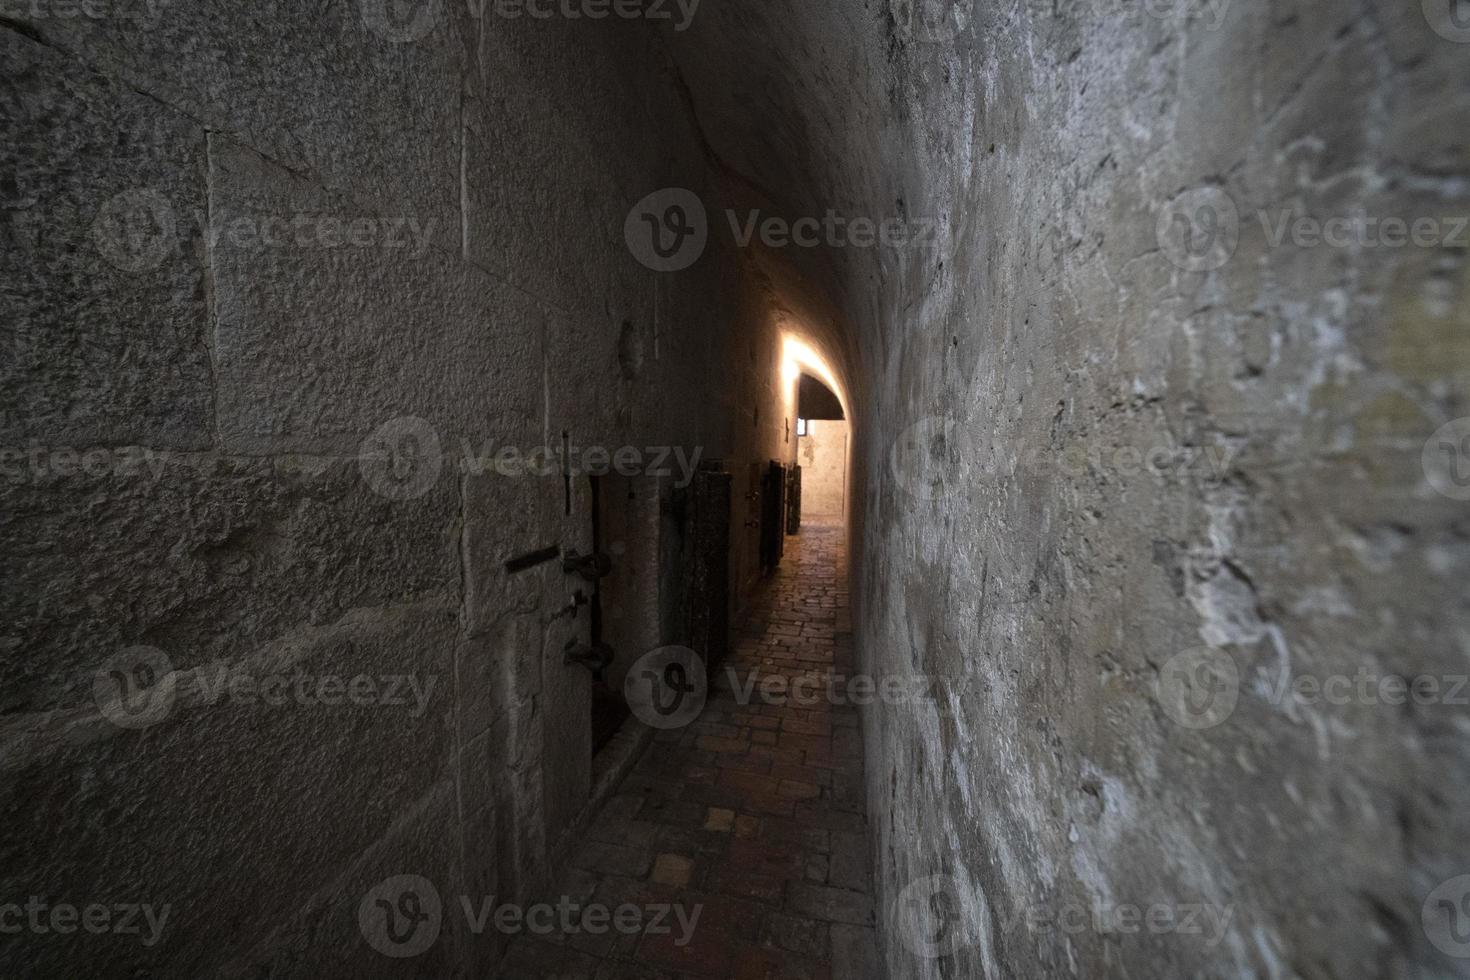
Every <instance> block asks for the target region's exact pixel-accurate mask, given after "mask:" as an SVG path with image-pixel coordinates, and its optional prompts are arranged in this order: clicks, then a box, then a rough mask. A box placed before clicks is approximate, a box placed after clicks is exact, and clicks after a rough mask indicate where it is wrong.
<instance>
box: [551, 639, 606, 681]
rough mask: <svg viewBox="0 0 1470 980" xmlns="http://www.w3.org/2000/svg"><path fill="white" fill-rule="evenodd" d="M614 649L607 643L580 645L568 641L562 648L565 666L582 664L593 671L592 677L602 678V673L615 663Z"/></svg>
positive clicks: (573, 641) (574, 641)
mask: <svg viewBox="0 0 1470 980" xmlns="http://www.w3.org/2000/svg"><path fill="white" fill-rule="evenodd" d="M613 656H614V654H613V648H612V647H610V646H608V645H607V644H606V643H590V644H589V643H579V642H577V641H576V640H568V641H567V645H566V646H564V647H562V661H561V662H562V663H563V664H581V665H582V666H583V667H586V668H587V669H588V670H590V671H592V676H593V677H597V678H601V677H602V672H603V671H604V670H606V669H607V668H608V666H609V665H611V664H612V662H613Z"/></svg>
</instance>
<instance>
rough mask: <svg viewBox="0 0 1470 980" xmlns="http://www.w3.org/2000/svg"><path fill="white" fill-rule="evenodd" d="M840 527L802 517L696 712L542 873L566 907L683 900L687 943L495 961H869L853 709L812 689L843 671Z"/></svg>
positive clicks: (524, 969) (668, 965) (615, 967)
mask: <svg viewBox="0 0 1470 980" xmlns="http://www.w3.org/2000/svg"><path fill="white" fill-rule="evenodd" d="M844 535H845V531H844V529H843V528H841V527H840V526H838V525H836V524H816V525H807V526H804V527H803V528H802V530H801V533H800V534H799V535H797V536H794V537H790V538H788V539H787V541H786V555H785V557H784V559H783V560H782V562H781V566H780V568H779V569H778V571H777V572H776V574H775V575H774V576H772V578H771V579H770V581H769V582H767V583H766V584H765V586H764V587H763V588H762V589H761V591H760V592H759V593H758V594H757V595H756V596H755V597H754V599H753V601H752V606H751V608H750V610H749V611H748V613H747V616H746V617H745V620H744V622H743V623H742V625H741V626H740V627H739V628H738V629H737V630H736V631H735V639H734V648H733V651H732V654H731V656H730V659H729V661H728V662H727V663H726V664H724V665H721V666H719V667H717V668H716V670H715V672H714V673H713V674H712V675H711V677H710V686H711V689H712V693H711V696H710V698H709V700H708V703H707V704H706V706H705V709H704V711H703V712H702V713H701V714H700V715H699V717H698V718H697V720H695V721H694V722H693V723H692V724H690V725H688V726H686V727H684V728H679V729H672V730H668V731H664V732H660V733H659V734H658V735H657V736H656V737H655V741H654V743H653V745H652V746H651V747H650V749H649V750H648V752H646V753H645V754H644V756H643V758H642V760H641V761H640V762H639V764H638V766H637V768H636V769H635V770H634V772H633V773H632V774H631V775H630V776H629V777H628V778H627V779H625V780H624V782H623V784H622V785H621V786H620V787H619V789H618V791H617V793H616V794H615V795H614V796H612V797H611V798H610V799H609V800H608V802H607V803H606V805H605V806H604V808H603V810H602V812H601V813H600V814H599V815H598V816H597V817H596V818H595V819H594V820H593V821H592V826H591V830H590V833H589V838H590V839H589V840H588V841H587V843H586V844H584V845H583V846H582V848H581V850H580V852H579V853H578V854H577V855H576V856H575V858H574V859H573V861H572V864H573V870H572V871H571V872H570V873H569V874H568V875H567V877H566V878H565V880H563V882H562V883H561V886H560V888H558V889H556V895H557V899H558V900H561V899H565V900H566V901H568V902H570V903H571V904H574V905H578V906H580V905H585V904H589V903H590V904H596V905H598V906H602V907H614V906H619V905H623V904H625V903H632V904H637V905H640V906H644V907H647V906H651V905H656V904H658V903H674V904H676V905H683V906H684V907H685V908H686V909H689V910H691V913H692V910H693V909H695V908H698V909H699V913H698V918H697V920H694V921H695V924H694V928H693V929H692V930H690V932H689V935H688V937H687V942H681V941H680V940H681V939H683V938H684V936H683V934H682V933H681V932H680V931H679V930H678V929H674V930H672V931H670V932H668V933H667V934H661V935H647V934H645V935H619V934H617V933H616V932H615V931H613V930H607V931H606V932H605V933H603V934H594V933H591V932H587V931H581V930H566V931H564V932H558V933H553V934H551V935H549V936H547V937H545V938H535V937H523V938H520V939H517V940H516V942H515V944H514V945H512V947H511V949H510V952H509V954H508V955H507V958H506V959H505V961H504V963H503V965H502V968H501V971H500V975H501V976H502V977H506V978H516V977H559V978H569V980H570V978H588V980H593V978H595V980H624V978H627V980H631V978H635V977H636V978H663V977H684V976H688V977H739V978H742V980H745V978H752V980H755V978H767V977H770V978H776V977H781V978H840V980H859V978H866V977H876V976H879V975H880V974H879V971H878V966H877V947H876V943H875V937H874V929H873V927H874V919H873V916H874V911H873V900H872V879H871V874H870V869H869V861H868V852H867V840H868V836H867V821H866V818H865V816H864V806H863V747H862V740H861V738H860V736H859V731H858V709H857V707H856V706H855V705H853V704H850V703H831V702H833V701H836V700H839V699H840V700H846V699H845V698H842V696H841V694H840V693H839V696H838V697H837V698H834V697H830V696H829V694H828V692H829V691H833V690H836V691H839V692H841V691H842V690H843V689H844V685H843V684H842V683H841V682H842V681H844V680H845V679H846V678H850V677H851V676H852V675H853V674H854V673H855V666H854V663H853V651H852V636H851V629H852V625H851V621H850V618H849V615H850V614H849V610H848V587H847V559H846V543H845V540H844ZM776 677H779V678H782V679H783V681H784V683H783V682H782V681H775V680H773V678H776ZM829 678H830V679H831V680H832V682H831V683H829ZM803 679H804V680H805V682H806V683H805V684H799V683H798V681H799V680H803ZM783 688H784V691H785V693H782V690H783ZM763 691H764V692H766V693H763ZM686 914H689V913H686Z"/></svg>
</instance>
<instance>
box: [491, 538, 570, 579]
mask: <svg viewBox="0 0 1470 980" xmlns="http://www.w3.org/2000/svg"><path fill="white" fill-rule="evenodd" d="M560 557H561V548H560V546H558V545H552V546H551V547H549V548H541V549H540V550H538V551H531V552H527V553H526V554H524V555H517V556H516V557H515V558H512V559H510V560H509V561H507V562H506V563H505V570H506V571H507V572H509V573H510V574H512V575H514V574H515V573H516V572H524V571H526V570H527V569H531V568H535V567H536V566H537V565H544V564H546V563H547V562H549V561H554V560H555V559H557V558H560Z"/></svg>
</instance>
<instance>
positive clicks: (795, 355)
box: [781, 333, 851, 418]
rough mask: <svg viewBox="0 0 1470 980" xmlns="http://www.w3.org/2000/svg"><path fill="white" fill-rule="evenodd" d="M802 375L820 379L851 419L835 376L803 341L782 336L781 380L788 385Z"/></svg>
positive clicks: (820, 357) (845, 397)
mask: <svg viewBox="0 0 1470 980" xmlns="http://www.w3.org/2000/svg"><path fill="white" fill-rule="evenodd" d="M802 374H810V375H812V376H813V377H815V378H819V379H821V381H822V383H823V384H824V385H826V386H827V387H828V388H831V389H832V393H833V394H834V395H836V396H837V400H838V401H839V402H841V403H842V414H843V415H846V416H848V417H849V418H851V413H850V412H849V411H848V409H847V394H846V393H845V392H844V391H843V390H842V385H841V384H839V383H838V381H837V375H836V374H834V373H833V372H832V369H831V368H830V367H828V366H827V362H826V361H824V360H822V355H820V354H818V353H817V352H816V351H815V350H813V349H812V348H811V345H809V344H808V343H807V342H806V341H804V340H799V339H797V338H796V337H794V336H792V335H791V334H789V333H788V334H784V335H783V336H782V338H781V378H782V380H784V381H785V382H786V383H787V384H788V385H792V384H795V383H796V379H797V378H799V377H801V376H802Z"/></svg>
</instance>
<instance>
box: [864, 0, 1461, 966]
mask: <svg viewBox="0 0 1470 980" xmlns="http://www.w3.org/2000/svg"><path fill="white" fill-rule="evenodd" d="M913 6H914V8H915V10H932V9H935V8H940V7H941V5H937V4H935V5H930V4H914V5H913ZM1441 6H1443V5H1441ZM908 7H909V5H907V4H902V5H897V4H896V5H894V8H893V9H894V11H895V14H894V24H893V34H892V37H891V50H892V51H893V60H894V65H895V69H894V71H895V87H896V91H897V92H898V93H899V94H898V99H899V102H900V114H901V116H902V119H901V121H900V122H899V123H898V124H897V125H898V126H899V127H900V131H901V132H902V134H903V138H902V139H901V141H900V142H901V144H902V145H903V146H904V147H905V151H904V153H903V155H902V158H901V159H900V160H899V161H896V162H895V164H894V172H896V173H899V174H902V178H901V181H900V183H901V186H899V187H897V188H894V189H893V192H894V193H896V194H897V195H899V196H901V197H902V198H903V199H904V200H905V201H906V202H907V204H908V206H909V207H910V208H911V209H912V212H913V213H915V214H922V215H932V216H938V217H939V218H940V219H941V220H942V222H943V229H944V239H943V247H942V248H941V249H939V250H935V251H929V252H924V253H914V254H911V255H909V256H908V257H907V258H905V259H900V260H899V263H898V264H897V265H896V266H895V267H893V268H891V269H889V270H887V271H888V279H887V282H888V283H889V284H890V286H889V288H887V289H886V290H884V291H883V292H882V293H881V295H882V312H881V315H880V316H878V317H876V318H874V320H873V321H871V322H869V323H859V324H858V326H859V327H860V329H862V330H863V331H865V332H863V333H862V334H861V336H862V346H863V347H864V349H865V352H867V353H868V354H869V355H871V356H873V357H874V358H875V361H874V363H873V364H872V365H871V369H870V371H869V373H868V375H867V376H868V377H869V378H871V379H878V380H876V381H875V383H874V384H873V385H872V387H871V393H872V395H873V398H872V399H870V400H869V402H868V403H867V404H868V406H869V408H870V411H869V412H867V413H864V415H863V417H862V418H861V419H860V420H859V423H860V424H859V425H858V430H857V431H858V438H859V440H860V446H859V456H860V458H861V460H862V465H863V467H864V477H863V479H862V481H861V483H860V486H859V493H858V496H857V497H856V499H857V500H858V501H859V502H860V503H859V506H860V507H861V508H862V509H863V511H864V514H863V515H862V519H861V526H862V527H863V529H864V530H863V538H862V542H861V566H860V567H861V575H862V586H861V589H860V595H859V596H858V598H857V600H856V602H857V610H858V614H859V615H858V619H857V622H858V630H859V649H860V654H861V657H862V660H863V662H864V664H865V665H866V666H867V667H868V668H869V669H871V670H874V671H876V672H878V673H879V674H881V675H884V676H897V677H901V678H924V679H925V681H926V682H927V683H928V685H929V686H930V688H931V689H932V691H933V693H934V698H933V700H932V701H921V702H919V703H915V704H909V705H890V706H884V707H883V708H881V709H879V710H874V711H870V712H869V713H868V715H867V721H868V729H867V732H868V749H869V753H868V759H869V793H870V812H871V815H872V817H873V819H874V820H875V822H876V831H877V838H878V839H877V842H876V848H877V857H878V862H879V865H878V866H879V867H880V868H881V869H882V874H881V879H882V885H881V890H882V895H881V902H882V904H883V905H884V906H885V908H886V909H888V910H889V912H890V914H893V915H894V918H893V919H891V920H890V922H889V924H888V927H887V929H886V931H885V944H886V955H887V960H888V963H889V967H890V971H891V973H892V975H893V976H904V977H939V976H946V977H954V976H981V975H984V976H991V977H995V976H1005V977H1017V978H1020V977H1038V978H1040V977H1057V976H1069V975H1075V976H1084V977H1100V976H1129V977H1138V978H1142V977H1159V978H1168V977H1180V976H1196V975H1198V976H1242V977H1244V976H1249V977H1278V976H1304V977H1352V976H1365V975H1373V976H1411V975H1412V976H1430V975H1433V976H1443V975H1466V972H1467V971H1466V966H1465V964H1466V963H1467V962H1470V961H1466V960H1464V959H1454V958H1451V957H1449V956H1448V955H1446V952H1445V951H1446V950H1452V949H1453V948H1454V946H1453V944H1452V943H1451V944H1448V945H1447V944H1445V943H1444V942H1443V940H1445V939H1446V937H1447V936H1448V935H1449V933H1448V932H1447V931H1446V930H1447V925H1448V924H1450V920H1448V919H1446V918H1445V915H1446V913H1445V909H1446V908H1450V907H1452V905H1453V902H1454V901H1456V900H1457V896H1458V895H1463V894H1464V890H1463V888H1460V890H1459V891H1456V890H1455V889H1456V886H1455V885H1453V884H1451V886H1450V887H1449V890H1448V891H1442V892H1440V893H1439V897H1440V898H1443V899H1445V900H1446V901H1445V902H1444V903H1441V904H1437V903H1436V902H1435V901H1434V900H1433V899H1434V894H1433V893H1434V890H1435V889H1436V888H1437V886H1439V885H1440V884H1441V883H1443V882H1446V881H1447V880H1449V879H1453V878H1454V877H1456V876H1459V875H1464V874H1466V873H1467V872H1470V863H1467V855H1466V849H1465V845H1464V835H1463V825H1464V814H1465V812H1466V806H1467V804H1470V796H1467V786H1470V728H1467V726H1466V715H1465V711H1466V709H1465V707H1463V699H1461V700H1460V701H1459V702H1458V703H1456V702H1454V701H1452V700H1451V701H1450V703H1446V695H1449V693H1450V688H1451V687H1452V686H1453V685H1454V681H1453V680H1452V679H1453V678H1454V677H1456V676H1463V675H1464V674H1465V673H1467V654H1466V646H1465V641H1464V638H1465V636H1467V635H1470V634H1467V629H1470V615H1467V613H1470V610H1467V606H1466V602H1465V590H1464V581H1465V574H1466V571H1467V568H1470V545H1467V540H1470V537H1467V527H1470V525H1467V511H1466V509H1465V506H1466V505H1465V503H1464V502H1463V501H1462V500H1460V499H1453V496H1452V494H1451V495H1447V494H1446V493H1445V492H1443V490H1444V489H1445V488H1449V489H1450V490H1451V491H1452V492H1453V490H1454V488H1455V484H1454V483H1453V482H1452V481H1447V479H1446V477H1447V474H1446V473H1445V472H1444V471H1443V469H1444V467H1445V466H1448V465H1449V463H1450V462H1452V461H1453V459H1454V455H1453V454H1454V453H1456V452H1457V451H1462V450H1463V447H1461V448H1460V449H1459V450H1457V448H1456V438H1457V437H1456V436H1455V433H1454V432H1453V431H1451V432H1449V433H1447V434H1442V435H1444V438H1443V439H1441V440H1440V442H1442V443H1443V444H1444V445H1445V446H1447V447H1448V449H1447V452H1448V453H1449V454H1450V456H1449V458H1448V460H1446V459H1443V458H1442V457H1443V453H1442V452H1441V451H1440V450H1438V449H1436V448H1435V444H1434V441H1433V440H1431V436H1432V435H1433V434H1435V433H1436V430H1437V429H1439V427H1440V426H1441V425H1443V424H1444V423H1446V422H1448V421H1449V420H1452V419H1455V418H1457V417H1462V416H1465V415H1466V414H1467V406H1470V319H1467V311H1470V296H1467V290H1470V272H1467V266H1466V261H1465V259H1466V243H1465V241H1464V236H1463V234H1462V232H1457V231H1456V229H1457V228H1459V226H1460V224H1461V219H1460V216H1463V215H1466V214H1467V213H1470V202H1467V200H1466V198H1467V194H1466V189H1467V183H1466V178H1467V171H1470V141H1467V140H1470V137H1467V133H1470V128H1467V125H1466V123H1467V121H1470V84H1467V83H1470V58H1467V57H1466V54H1467V51H1470V48H1467V47H1466V46H1465V45H1464V44H1463V43H1457V42H1459V41H1464V40H1466V39H1467V38H1466V37H1465V36H1464V32H1459V36H1458V37H1457V36H1456V31H1455V28H1454V25H1453V24H1452V23H1450V22H1448V21H1443V20H1441V21H1438V22H1436V21H1434V20H1433V18H1434V16H1435V10H1436V9H1437V8H1436V7H1435V5H1434V4H1422V5H1421V4H1418V3H1411V4H1398V3H1377V2H1369V3H1362V4H1356V3H1355V4H1342V3H1333V2H1292V3H1274V2H1273V3H1266V2H1247V0H1234V2H1225V3H1218V4H1216V3H1211V4H1179V3H1176V4H1162V5H1160V4H1142V5H1138V4H1114V3H1103V4H1091V3H1088V4H1083V3H1059V4H1051V3H1045V4H1038V3H1025V2H1022V3H999V4H980V3H974V4H970V3H959V4H948V5H942V9H943V10H945V11H948V13H949V17H948V18H946V19H938V20H934V21H928V20H921V21H920V22H918V23H916V22H915V21H913V20H912V19H909V18H906V17H905V16H904V14H906V13H907V12H908ZM1421 8H1422V9H1421ZM1436 28H1438V29H1437V30H1436ZM1360 213H1361V214H1363V215H1365V216H1367V217H1370V218H1375V219H1378V220H1379V221H1382V220H1383V219H1387V218H1397V219H1399V220H1400V221H1402V222H1403V223H1404V224H1403V225H1400V226H1398V233H1397V234H1395V232H1394V231H1393V230H1392V228H1391V227H1390V226H1382V227H1375V230H1374V231H1373V232H1372V234H1374V235H1377V234H1379V233H1380V232H1386V233H1387V234H1389V235H1390V236H1393V237H1391V238H1388V239H1384V238H1379V239H1376V240H1374V239H1369V240H1363V238H1362V237H1361V236H1359V235H1357V233H1355V232H1351V231H1346V230H1344V226H1343V225H1341V224H1339V226H1338V227H1337V232H1336V234H1335V236H1334V237H1335V244H1334V243H1333V242H1328V241H1325V240H1324V239H1322V238H1321V237H1313V235H1312V234H1311V227H1310V225H1307V226H1298V225H1297V224H1296V220H1295V219H1296V218H1300V217H1303V216H1306V217H1309V218H1312V219H1315V220H1317V221H1319V222H1325V221H1327V220H1328V219H1332V218H1352V217H1354V216H1355V215H1357V214H1360ZM1283 219H1285V220H1287V221H1288V222H1289V223H1290V224H1289V227H1288V229H1287V231H1286V232H1285V233H1284V234H1283V235H1281V236H1279V239H1278V235H1277V229H1279V228H1281V227H1282V221H1283ZM1421 220H1423V221H1427V222H1428V224H1426V225H1422V226H1421V228H1422V230H1423V235H1422V236H1421V238H1420V240H1419V241H1418V242H1412V241H1411V242H1408V243H1407V244H1405V242H1404V238H1403V230H1404V229H1405V228H1410V227H1415V222H1419V221H1421ZM1394 241H1397V242H1398V244H1396V245H1395V244H1392V243H1393V242H1394ZM1427 443H1428V444H1429V448H1430V450H1431V451H1432V455H1433V456H1434V457H1435V458H1436V459H1437V460H1438V461H1437V462H1436V461H1435V460H1431V463H1430V464H1429V465H1427V466H1426V465H1423V464H1421V452H1423V451H1424V450H1425V448H1426V444H1427ZM1363 672H1365V673H1366V674H1367V675H1368V676H1369V677H1370V678H1374V679H1381V678H1385V677H1389V676H1401V677H1405V678H1416V677H1428V678H1434V679H1436V680H1438V681H1440V682H1441V683H1440V685H1439V692H1440V694H1439V696H1438V697H1437V698H1433V697H1429V698H1423V699H1421V698H1420V697H1413V698H1407V699H1406V698H1404V697H1403V694H1402V691H1400V693H1399V694H1397V695H1395V694H1393V691H1392V688H1390V689H1389V690H1388V692H1387V694H1386V695H1383V694H1380V693H1378V688H1377V686H1376V680H1370V687H1369V688H1368V691H1369V693H1368V694H1367V695H1366V696H1364V695H1361V694H1357V693H1353V694H1351V695H1349V696H1348V697H1346V698H1345V699H1344V698H1343V697H1342V691H1343V688H1342V683H1341V682H1338V683H1336V684H1335V689H1336V691H1337V694H1336V695H1335V696H1334V695H1332V694H1331V693H1330V691H1329V692H1323V691H1322V689H1321V688H1319V687H1317V686H1316V685H1321V684H1324V683H1327V682H1328V681H1329V679H1330V678H1333V677H1340V678H1341V677H1345V678H1349V679H1353V680H1351V681H1350V683H1351V684H1352V685H1353V691H1354V692H1356V691H1357V690H1359V689H1358V688H1357V682H1356V680H1355V678H1357V677H1358V676H1359V674H1360V673H1363ZM1283 685H1285V687H1284V688H1283ZM1283 690H1285V691H1286V693H1285V694H1283V693H1281V692H1282V691H1283ZM1425 690H1428V688H1427V687H1426V688H1425ZM1293 691H1296V692H1297V694H1293V693H1292V692H1293ZM1314 691H1316V692H1319V693H1313V692H1314ZM1463 693H1464V692H1463V691H1461V692H1460V694H1461V695H1463ZM1395 698H1396V700H1395ZM1463 883H1464V882H1463V880H1462V882H1461V885H1463ZM1127 906H1131V907H1132V908H1133V911H1131V912H1129V911H1127V910H1126V909H1125V907H1127ZM1191 908H1192V909H1193V914H1192V915H1190V916H1189V918H1190V922H1189V923H1187V924H1186V923H1185V922H1184V919H1185V916H1186V913H1187V912H1188V911H1189V910H1190V909H1191ZM1099 909H1101V910H1102V911H1101V913H1100V914H1098V913H1096V912H1095V910H1099ZM1120 910H1122V914H1123V915H1124V916H1130V915H1131V916H1132V918H1131V919H1126V918H1125V919H1123V920H1116V919H1110V918H1109V917H1110V916H1116V915H1117V914H1119V912H1120ZM1453 914H1454V913H1451V915H1453ZM1148 915H1152V916H1153V918H1152V919H1151V920H1147V921H1146V920H1145V919H1144V917H1145V916H1148ZM1119 923H1121V925H1120V924H1119ZM1462 924H1463V923H1462ZM1431 936H1438V937H1439V939H1440V940H1441V942H1440V943H1438V944H1435V943H1432V942H1431V941H1430V938H1429V937H1431ZM982 971H983V973H982Z"/></svg>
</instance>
